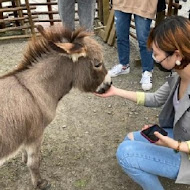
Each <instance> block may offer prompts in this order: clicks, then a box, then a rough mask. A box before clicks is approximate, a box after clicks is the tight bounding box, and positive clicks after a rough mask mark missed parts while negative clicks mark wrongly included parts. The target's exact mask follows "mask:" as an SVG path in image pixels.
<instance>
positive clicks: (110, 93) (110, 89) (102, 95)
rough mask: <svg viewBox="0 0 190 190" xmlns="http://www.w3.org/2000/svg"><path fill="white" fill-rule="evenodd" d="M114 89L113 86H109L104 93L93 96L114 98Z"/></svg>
mask: <svg viewBox="0 0 190 190" xmlns="http://www.w3.org/2000/svg"><path fill="white" fill-rule="evenodd" d="M116 89H117V88H116V87H115V86H113V85H111V87H110V88H109V89H108V90H107V91H106V92H105V93H103V94H98V93H94V94H95V95H96V96H99V97H103V98H107V97H110V96H115V95H116V94H115V92H116Z"/></svg>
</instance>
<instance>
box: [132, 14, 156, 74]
mask: <svg viewBox="0 0 190 190" xmlns="http://www.w3.org/2000/svg"><path fill="white" fill-rule="evenodd" d="M134 18H135V28H136V33H137V40H138V43H139V48H140V56H141V63H142V70H143V72H144V71H149V72H151V71H152V69H153V59H152V51H150V50H148V49H147V40H148V36H149V33H150V25H151V23H152V20H151V19H147V18H143V17H141V16H138V15H134Z"/></svg>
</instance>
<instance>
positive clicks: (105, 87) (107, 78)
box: [96, 74, 112, 94]
mask: <svg viewBox="0 0 190 190" xmlns="http://www.w3.org/2000/svg"><path fill="white" fill-rule="evenodd" d="M111 85H112V81H111V77H110V76H109V75H108V74H107V75H106V76H105V79H104V81H103V82H102V84H100V86H98V88H97V89H96V93H98V94H103V93H105V92H106V91H107V90H108V89H109V88H110V87H111Z"/></svg>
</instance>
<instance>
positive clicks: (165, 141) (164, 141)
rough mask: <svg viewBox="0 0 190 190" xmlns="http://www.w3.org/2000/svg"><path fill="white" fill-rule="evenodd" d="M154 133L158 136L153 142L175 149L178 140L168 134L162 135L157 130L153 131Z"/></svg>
mask: <svg viewBox="0 0 190 190" xmlns="http://www.w3.org/2000/svg"><path fill="white" fill-rule="evenodd" d="M154 135H155V136H157V137H158V138H159V140H158V141H157V142H156V143H155V144H157V145H160V146H165V147H168V148H172V149H176V148H177V146H178V142H177V141H176V140H174V139H172V138H170V137H168V136H164V135H162V134H160V133H159V132H157V131H156V132H154Z"/></svg>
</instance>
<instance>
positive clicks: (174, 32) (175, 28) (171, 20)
mask: <svg viewBox="0 0 190 190" xmlns="http://www.w3.org/2000/svg"><path fill="white" fill-rule="evenodd" d="M152 42H154V43H155V45H156V46H157V47H158V48H159V49H161V50H162V51H164V52H166V53H167V54H168V55H172V54H173V53H174V52H175V50H179V53H180V55H181V57H182V61H181V65H180V66H177V65H176V66H175V68H176V69H183V68H184V67H186V66H187V65H188V64H189V63H190V21H189V20H188V19H187V18H184V17H182V16H170V17H168V18H166V19H164V20H163V21H162V22H161V23H160V24H159V25H157V26H156V27H155V28H153V29H152V30H151V32H150V35H149V38H148V42H147V45H148V48H151V46H152Z"/></svg>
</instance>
